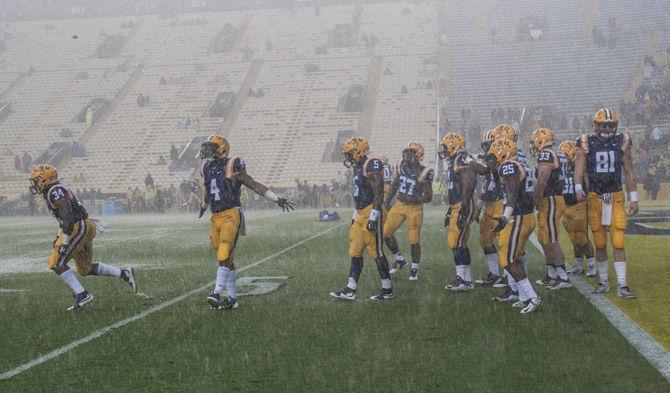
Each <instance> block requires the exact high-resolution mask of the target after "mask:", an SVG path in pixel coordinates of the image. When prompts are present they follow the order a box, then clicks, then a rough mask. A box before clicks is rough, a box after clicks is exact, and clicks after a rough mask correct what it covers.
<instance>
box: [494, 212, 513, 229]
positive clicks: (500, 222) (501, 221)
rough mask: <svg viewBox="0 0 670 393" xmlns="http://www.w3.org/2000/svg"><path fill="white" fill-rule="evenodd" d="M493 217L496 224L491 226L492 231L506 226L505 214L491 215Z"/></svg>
mask: <svg viewBox="0 0 670 393" xmlns="http://www.w3.org/2000/svg"><path fill="white" fill-rule="evenodd" d="M493 219H495V220H497V221H498V225H496V227H495V228H493V232H500V231H502V230H503V228H505V227H506V226H507V223H508V222H509V221H508V220H507V217H505V216H500V217H493Z"/></svg>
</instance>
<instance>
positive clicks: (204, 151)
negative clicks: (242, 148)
mask: <svg viewBox="0 0 670 393" xmlns="http://www.w3.org/2000/svg"><path fill="white" fill-rule="evenodd" d="M228 152H230V143H228V141H227V140H226V138H224V137H223V135H218V134H214V135H212V136H210V137H209V139H208V140H207V142H204V143H203V144H202V145H201V146H200V158H202V159H208V158H209V159H219V160H220V159H223V158H226V156H228Z"/></svg>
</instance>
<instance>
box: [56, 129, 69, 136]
mask: <svg viewBox="0 0 670 393" xmlns="http://www.w3.org/2000/svg"><path fill="white" fill-rule="evenodd" d="M58 134H59V135H60V136H61V138H72V130H71V129H69V128H61V129H60V132H59V133H58Z"/></svg>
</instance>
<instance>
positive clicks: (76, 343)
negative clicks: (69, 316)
mask: <svg viewBox="0 0 670 393" xmlns="http://www.w3.org/2000/svg"><path fill="white" fill-rule="evenodd" d="M342 225H344V224H343V223H342V224H338V225H335V226H333V227H330V228H328V229H326V230H325V231H321V232H319V233H317V234H315V235H312V236H310V237H308V238H307V239H303V240H301V241H299V242H297V243H295V244H293V245H291V246H289V247H286V248H285V249H283V250H281V251H277V252H276V253H274V254H272V255H270V256H267V257H265V258H263V259H261V260H259V261H256V262H254V263H252V264H251V265H247V266H244V267H242V268H240V269H238V270H237V271H238V272H240V273H241V272H243V271H245V270H249V269H251V268H252V267H256V266H258V265H260V264H261V263H264V262H267V261H269V260H271V259H273V258H275V257H278V256H279V255H282V254H284V253H286V252H288V251H291V250H293V249H294V248H296V247H299V246H301V245H303V244H305V243H307V242H308V241H310V240H313V239H316V238H317V237H319V236H321V235H324V234H326V233H328V232H330V231H332V230H334V229H336V228H339V227H341V226H342ZM211 286H212V283H211V282H210V283H207V284H205V285H203V286H201V287H199V288H196V289H193V290H190V291H188V292H186V293H184V294H182V295H179V296H177V297H176V298H173V299H170V300H168V301H166V302H163V303H160V304H156V305H154V306H151V307H149V308H148V309H146V310H144V311H142V312H141V313H139V314H136V315H134V316H132V317H130V318H126V319H124V320H122V321H119V322H116V323H114V324H111V325H109V326H105V327H104V328H102V329H100V330H97V331H95V332H93V333H91V334H89V335H88V336H86V337H82V338H80V339H79V340H75V341H73V342H71V343H70V344H67V345H65V346H62V347H60V348H58V349H56V350H54V351H51V352H49V353H47V354H46V355H42V356H40V357H38V358H37V359H34V360H31V361H29V362H28V363H25V364H22V365H20V366H18V367H16V368H15V369H13V370H9V371H5V372H3V373H2V374H0V380H3V379H8V378H11V377H13V376H15V375H17V374H20V373H22V372H24V371H26V370H29V369H31V368H33V367H35V366H37V365H40V364H42V363H44V362H46V361H48V360H51V359H54V358H57V357H59V356H60V355H62V354H64V353H67V352H70V351H71V350H73V349H75V348H77V347H79V346H81V345H84V344H86V343H88V342H89V341H92V340H95V339H96V338H98V337H100V336H103V335H105V334H107V333H109V332H111V331H113V330H114V329H118V328H120V327H123V326H126V325H128V324H129V323H132V322H135V321H137V320H139V319H143V318H145V317H147V316H149V315H151V314H153V313H155V312H157V311H160V310H162V309H164V308H167V307H170V306H171V305H173V304H176V303H179V302H180V301H182V300H184V299H186V298H188V297H190V296H193V295H195V294H196V293H198V292H201V291H203V290H205V289H207V288H209V287H211Z"/></svg>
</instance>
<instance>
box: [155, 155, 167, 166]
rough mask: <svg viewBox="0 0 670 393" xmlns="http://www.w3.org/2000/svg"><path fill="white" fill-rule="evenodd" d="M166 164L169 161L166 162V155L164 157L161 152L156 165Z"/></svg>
mask: <svg viewBox="0 0 670 393" xmlns="http://www.w3.org/2000/svg"><path fill="white" fill-rule="evenodd" d="M165 164H167V162H165V157H163V155H162V154H161V155H160V156H159V157H158V161H156V165H165Z"/></svg>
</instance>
